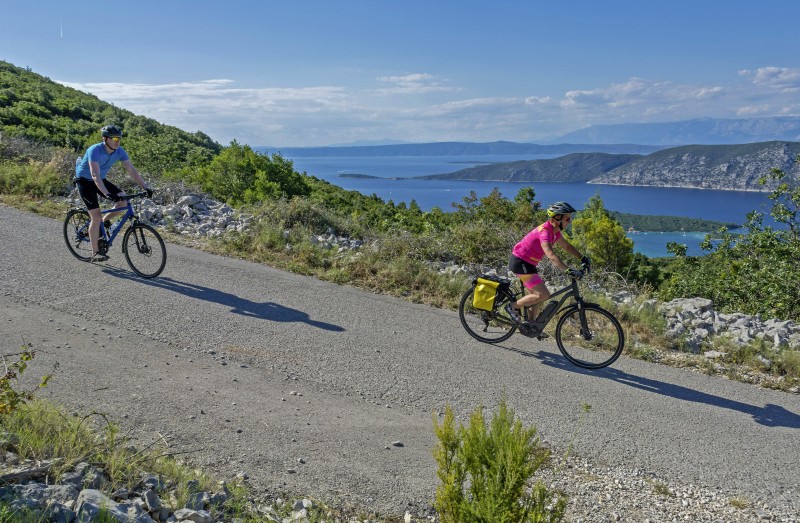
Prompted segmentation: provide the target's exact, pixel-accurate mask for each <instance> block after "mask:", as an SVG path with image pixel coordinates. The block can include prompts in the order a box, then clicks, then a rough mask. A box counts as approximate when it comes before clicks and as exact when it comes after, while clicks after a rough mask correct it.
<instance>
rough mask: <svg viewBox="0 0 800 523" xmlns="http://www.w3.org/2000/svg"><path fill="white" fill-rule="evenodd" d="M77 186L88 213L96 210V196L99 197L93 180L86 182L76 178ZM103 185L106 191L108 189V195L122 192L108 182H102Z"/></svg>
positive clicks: (98, 190)
mask: <svg viewBox="0 0 800 523" xmlns="http://www.w3.org/2000/svg"><path fill="white" fill-rule="evenodd" d="M76 180H77V184H78V192H79V193H80V195H81V199H82V200H83V203H84V204H86V208H87V209H89V210H90V211H91V210H92V209H97V208H99V207H100V204H99V203H98V200H97V198H98V195H101V194H102V193H101V192H100V189H98V188H97V184H95V183H94V180H87V179H86V178H76ZM103 183H105V184H106V189H108V194H119V193H121V192H122V189H120V188H119V187H117V186H116V185H114V184H113V183H111V182H109V181H108V180H103Z"/></svg>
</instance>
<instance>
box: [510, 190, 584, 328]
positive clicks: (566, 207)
mask: <svg viewBox="0 0 800 523" xmlns="http://www.w3.org/2000/svg"><path fill="white" fill-rule="evenodd" d="M575 212H577V211H576V210H575V209H574V208H573V207H572V206H571V205H570V204H568V203H567V202H556V203H554V204H553V205H551V206H550V207H548V208H547V216H548V219H547V221H546V222H544V223H543V224H541V225H539V226H538V227H536V228H535V229H533V230H532V231H531V232H529V233H528V234H526V235H525V237H524V238H522V240H520V242H519V243H517V244H516V245H515V246H514V249H513V250H512V251H511V257H510V258H509V260H508V267H509V269H510V270H511V272H513V273H514V274H516V275H517V277H518V278H519V279H520V280H522V284H523V285H524V286H525V296H523V297H522V298H520V299H518V300H517V301H516V302H514V303H509V304H508V305H506V312H508V314H509V315H510V316H511V317H512V318H513V319H514V321H517V322H520V321H522V318H521V317H520V314H519V311H520V309H521V308H522V307H529V309H528V313H529V316H528V321H533V320H534V319H536V315H537V314H538V307H533V306H534V305H538V304H539V303H542V302H544V301H546V300H547V299H548V298H549V297H550V291H549V290H548V289H547V286H546V285H545V283H544V280H542V278H541V276H539V274H538V272H537V270H536V266H537V265H538V264H539V262H540V261H542V258H544V257H545V256H547V258H548V259H549V260H550V262H551V263H552V264H553V265H555V266H556V267H558V268H559V269H561V270H562V271H566V272H567V273H569V274H570V275H572V274H573V272H577V271H576V270H575V269H570V268H569V267H568V266H567V264H566V263H564V262H563V261H562V260H561V258H559V256H558V255H557V254H556V253H555V251H554V250H553V245H555V244H558V245H560V246H561V247H562V248H563V249H564V250H565V251H567V252H568V253H569V254H571V255H573V256H575V257H576V258H581V262H582V263H584V264H586V265H590V263H591V262H590V260H589V258H588V257H586V256H583V257H581V253H580V252H578V249H576V248H575V247H573V246H572V244H571V243H569V242H568V241H567V239H566V238H564V236H563V234H562V231H563V230H564V229H565V228H566V227H567V226H568V225H569V222H570V221H571V220H572V215H573V213H575Z"/></svg>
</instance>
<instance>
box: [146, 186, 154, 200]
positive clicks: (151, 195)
mask: <svg viewBox="0 0 800 523" xmlns="http://www.w3.org/2000/svg"><path fill="white" fill-rule="evenodd" d="M144 192H146V193H147V197H148V198H152V197H153V189H151V188H150V187H147V188H146V189H145V190H144Z"/></svg>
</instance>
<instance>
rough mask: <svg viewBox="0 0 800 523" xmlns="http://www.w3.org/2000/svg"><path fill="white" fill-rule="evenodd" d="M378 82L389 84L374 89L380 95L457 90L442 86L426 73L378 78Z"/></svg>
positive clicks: (442, 84) (439, 81) (435, 78)
mask: <svg viewBox="0 0 800 523" xmlns="http://www.w3.org/2000/svg"><path fill="white" fill-rule="evenodd" d="M377 80H378V81H379V82H382V83H386V84H390V87H385V88H379V89H375V92H376V93H378V94H382V95H394V94H425V93H447V92H454V91H457V90H458V89H455V88H452V87H448V86H446V85H444V82H443V81H441V80H440V79H438V78H437V77H435V76H433V75H431V74H427V73H414V74H407V75H402V76H379V77H378V78H377Z"/></svg>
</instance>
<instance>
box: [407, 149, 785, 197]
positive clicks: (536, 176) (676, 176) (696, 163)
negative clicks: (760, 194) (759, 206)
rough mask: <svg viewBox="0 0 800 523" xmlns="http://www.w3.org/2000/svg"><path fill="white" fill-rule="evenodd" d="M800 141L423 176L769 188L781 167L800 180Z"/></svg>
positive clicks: (597, 156)
mask: <svg viewBox="0 0 800 523" xmlns="http://www.w3.org/2000/svg"><path fill="white" fill-rule="evenodd" d="M798 154H800V143H798V142H780V141H773V142H762V143H752V144H745V145H685V146H681V147H673V148H669V149H663V150H659V151H656V152H653V153H650V154H648V155H635V154H606V153H574V154H569V155H565V156H563V157H560V158H553V159H548V160H524V161H518V162H509V163H495V164H488V165H480V166H477V167H470V168H468V169H461V170H459V171H455V172H452V173H447V174H437V175H431V176H422V177H420V178H423V179H439V180H442V179H445V180H472V181H498V182H588V183H604V184H612V185H638V186H656V187H691V188H698V189H730V190H739V191H742V190H744V191H765V190H771V189H772V188H774V187H775V183H770V184H767V185H765V186H762V185H760V184H759V183H758V180H759V178H760V177H762V176H764V175H766V174H769V173H770V171H771V169H772V168H778V169H781V170H782V171H784V172H786V173H788V174H791V175H792V176H794V178H795V179H796V180H800V163H798V162H797V161H796V158H797V155H798Z"/></svg>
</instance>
